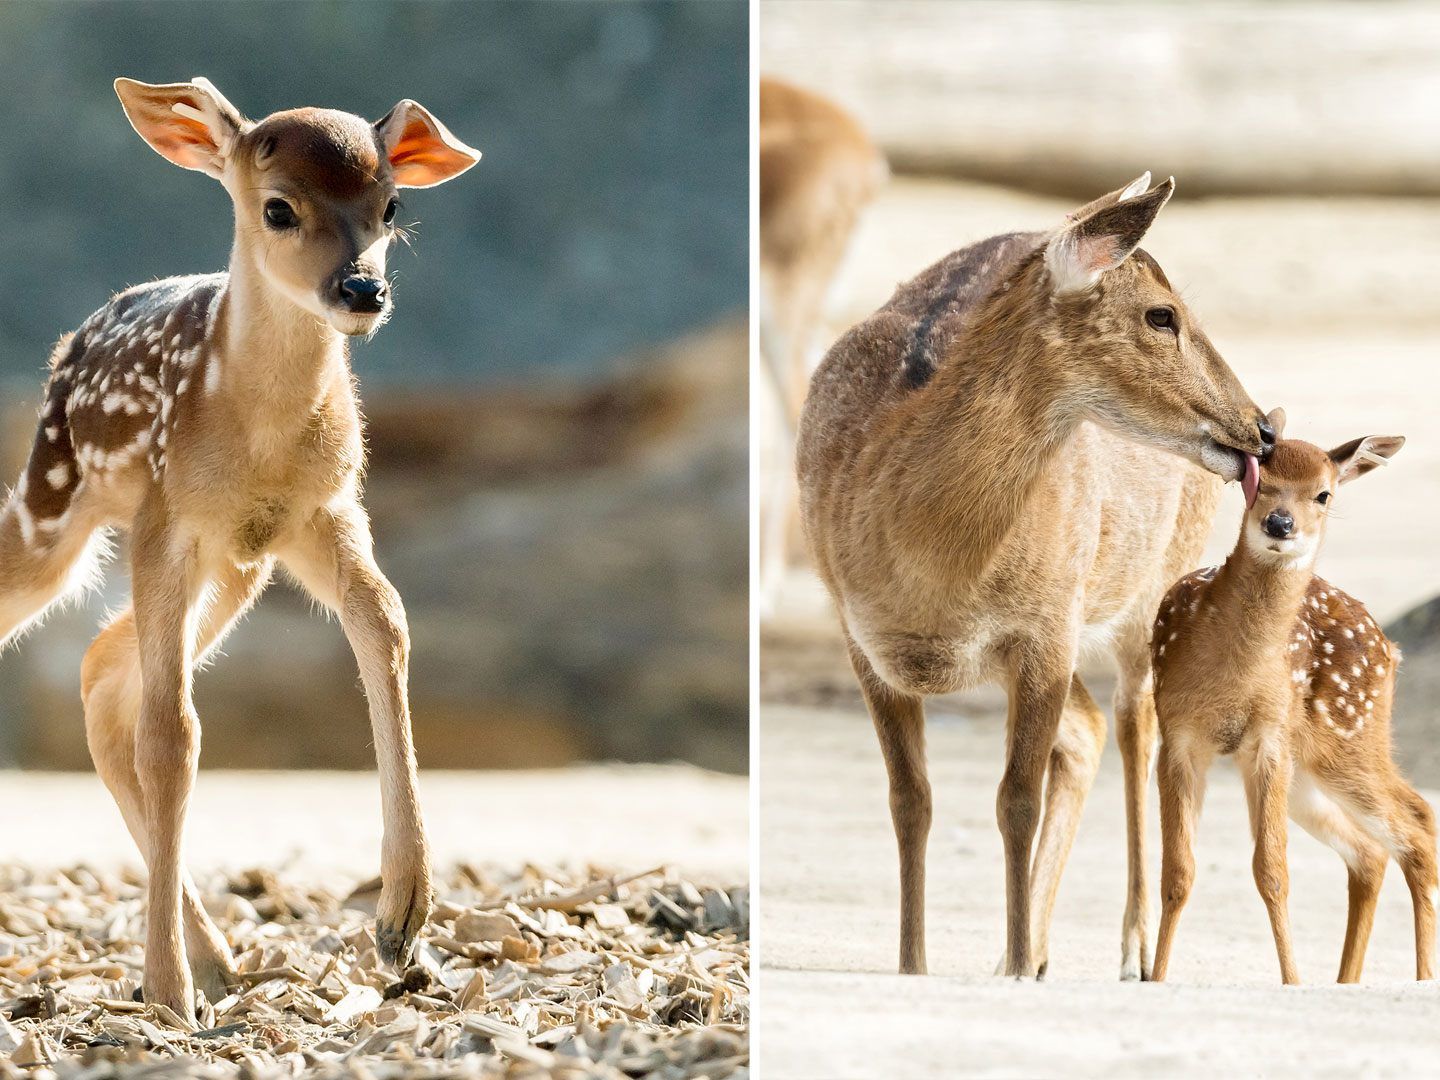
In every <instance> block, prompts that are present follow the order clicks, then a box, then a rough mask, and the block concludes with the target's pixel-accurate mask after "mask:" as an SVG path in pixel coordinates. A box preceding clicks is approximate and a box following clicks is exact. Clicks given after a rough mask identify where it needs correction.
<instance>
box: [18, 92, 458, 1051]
mask: <svg viewBox="0 0 1440 1080" xmlns="http://www.w3.org/2000/svg"><path fill="white" fill-rule="evenodd" d="M115 90H116V92H117V93H118V94H119V96H120V101H121V104H122V105H123V106H124V109H125V113H126V115H127V116H128V117H129V119H130V123H131V124H132V125H133V126H134V128H135V130H136V131H137V132H138V133H139V134H140V136H141V137H142V138H143V139H144V140H145V141H146V142H147V143H149V144H150V146H152V147H153V148H154V149H155V150H157V151H158V152H159V153H160V154H161V155H162V156H164V157H165V158H167V159H169V160H170V161H172V162H174V163H175V164H177V165H181V166H183V167H185V168H187V169H194V170H197V171H200V172H204V173H208V174H209V175H210V176H213V177H215V178H216V179H218V180H219V181H220V182H221V183H222V184H223V185H224V186H225V189H226V191H227V192H228V193H229V194H230V197H231V200H232V202H233V203H234V209H235V241H234V246H233V248H232V249H231V255H230V268H229V272H228V273H225V274H215V275H211V276H208V277H188V278H169V279H166V280H163V281H157V282H152V283H150V284H148V285H141V286H138V287H136V288H133V289H129V290H127V291H125V292H122V293H120V294H118V295H117V296H115V297H114V298H113V299H112V300H111V301H110V302H109V303H108V304H106V305H105V306H104V307H103V308H101V309H100V310H99V311H97V312H96V313H95V314H94V315H92V316H90V318H89V319H87V320H86V321H85V322H84V324H83V325H82V326H81V327H80V328H79V330H77V331H76V332H75V333H73V334H69V335H66V336H65V337H64V338H62V339H61V340H60V343H59V345H58V346H57V347H56V348H55V351H54V355H53V356H52V358H51V373H50V378H49V382H48V383H47V384H46V387H45V391H44V396H43V404H42V408H41V418H40V427H39V431H38V432H37V434H36V437H35V444H34V448H33V450H32V451H31V454H30V460H29V463H28V465H27V466H26V468H25V472H24V474H23V475H22V476H21V478H20V480H19V482H18V483H17V484H16V486H15V488H14V490H13V491H12V493H11V495H10V498H9V501H8V502H7V503H6V504H5V507H4V511H3V514H0V646H3V645H4V644H5V643H6V642H8V641H10V640H13V639H14V637H15V636H16V635H17V634H18V633H19V632H20V631H22V630H23V629H24V628H25V627H26V626H27V625H30V624H32V623H33V622H35V621H36V620H37V619H39V618H40V617H41V615H42V614H43V613H44V611H45V610H46V609H47V608H48V607H50V606H51V605H52V604H53V603H54V602H55V601H57V600H58V599H60V598H61V597H62V596H64V595H65V594H67V593H70V592H73V591H75V590H76V589H78V588H81V587H82V586H83V585H84V584H85V583H86V582H87V581H88V580H90V578H91V576H92V574H93V572H94V570H95V568H96V566H97V556H98V554H99V553H100V551H101V550H102V548H103V545H104V530H105V529H107V528H109V527H123V528H128V529H129V530H130V533H131V540H132V554H131V575H132V583H133V599H132V601H131V604H130V606H129V607H127V608H126V609H125V610H124V611H123V612H121V613H120V614H119V615H118V616H116V617H115V618H113V619H112V620H111V621H110V622H109V624H108V625H107V626H106V628H105V629H104V631H103V632H102V633H101V634H100V636H99V637H98V638H97V639H96V640H95V643H94V645H92V646H91V648H90V650H89V652H88V653H87V654H86V656H85V661H84V665H83V668H82V674H81V693H82V695H83V697H84V702H85V723H86V731H87V735H88V738H89V743H90V750H91V754H92V756H93V758H94V760H95V765H96V768H97V769H98V770H99V772H100V775H101V776H102V777H103V779H104V781H105V783H106V785H107V787H109V789H110V791H111V793H112V794H113V795H114V796H115V800H116V802H117V803H119V806H120V810H121V813H122V814H123V815H124V818H125V821H126V824H127V825H128V826H129V828H130V831H131V833H132V835H133V836H134V837H135V841H136V843H137V845H138V846H139V848H140V850H141V852H142V853H143V854H144V856H145V859H146V862H147V864H148V867H149V871H150V882H149V894H148V901H149V904H148V907H149V916H148V927H147V931H146V955H145V986H144V992H145V997H146V1000H148V1001H151V1002H157V1003H159V1004H162V1005H165V1006H167V1007H168V1008H170V1009H171V1010H173V1011H174V1013H175V1014H176V1015H177V1016H178V1017H179V1018H180V1020H181V1022H182V1023H186V1024H188V1023H192V1022H193V1017H194V1009H195V1001H194V987H195V986H196V985H197V984H198V986H199V987H200V988H201V989H202V990H203V991H204V992H205V993H206V994H207V995H208V996H210V997H211V998H217V997H220V996H222V995H224V994H225V993H226V992H227V991H228V989H229V988H230V987H232V986H233V985H235V983H236V981H237V980H236V976H235V973H234V968H233V965H232V962H231V958H230V955H229V951H228V949H227V947H226V944H225V939H224V937H223V936H221V934H220V932H219V930H218V929H216V927H215V925H214V923H212V922H211V920H210V918H209V917H208V916H207V915H206V913H205V909H204V907H203V905H202V904H201V901H200V897H199V895H198V893H197V892H196V889H195V886H194V883H193V882H192V881H191V879H190V877H189V876H188V874H187V873H186V871H185V869H184V866H183V863H182V834H183V832H184V824H185V816H186V810H187V806H188V804H189V800H190V792H191V789H192V787H193V785H194V781H195V770H196V765H197V761H198V757H199V750H200V729H199V722H198V720H197V718H196V715H195V710H194V707H193V705H192V703H191V675H192V672H193V670H194V668H195V666H196V665H197V664H198V663H199V662H200V661H202V660H203V659H204V658H205V657H206V656H207V655H208V654H210V653H211V652H213V650H214V649H215V648H216V646H217V645H218V644H219V642H220V640H221V638H222V637H223V636H224V635H225V633H226V631H228V630H229V629H230V627H231V626H233V625H234V623H235V621H236V620H237V619H238V618H239V617H240V616H241V615H242V614H243V613H244V612H245V611H246V610H247V609H248V608H249V607H250V605H251V604H253V603H254V602H255V599H256V597H258V596H259V594H260V592H261V590H262V589H263V588H264V587H265V585H266V584H267V583H268V581H269V580H270V576H271V574H272V572H273V570H274V568H275V565H276V563H277V561H278V562H280V563H281V564H283V565H284V567H285V569H286V570H287V571H289V573H290V574H291V575H293V576H294V577H295V578H296V579H297V580H298V581H299V582H301V583H302V584H303V585H304V586H305V588H306V589H307V590H309V592H310V593H311V594H312V595H313V596H314V597H315V598H316V600H318V601H319V602H320V603H322V604H324V605H325V606H327V607H329V608H331V609H332V610H334V611H335V612H336V613H337V614H338V615H339V618H340V622H341V625H342V626H343V628H344V630H345V633H346V635H347V637H348V638H349V640H350V644H351V646H352V648H353V649H354V652H355V656H356V659H357V660H358V662H359V667H360V675H361V679H362V682H363V683H364V686H365V692H366V696H367V698H368V699H369V704H370V715H371V722H372V727H373V731H374V739H375V749H376V753H377V756H378V758H379V766H380V783H381V792H382V797H383V803H384V816H385V839H384V850H383V858H382V875H383V878H384V887H383V891H382V895H381V899H380V905H379V911H378V918H377V921H378V926H377V932H376V938H377V941H378V943H379V946H380V952H381V954H382V955H383V956H384V957H385V959H386V960H388V961H391V962H401V961H403V960H404V959H405V958H406V957H407V956H408V955H409V953H410V950H411V947H412V945H413V943H414V940H415V936H416V934H417V933H418V932H419V930H420V928H421V927H422V926H423V925H424V923H425V921H426V919H427V918H428V916H429V911H430V900H431V896H430V871H429V865H428V859H427V855H426V844H425V835H424V831H423V827H422V824H421V818H420V804H419V801H418V798H417V796H416V791H415V755H414V752H413V750H412V747H411V739H410V715H409V705H408V702H407V690H406V680H407V667H408V653H409V639H408V634H407V631H406V624H405V613H404V609H403V608H402V607H401V603H400V597H399V596H398V595H397V594H396V592H395V590H394V589H393V588H392V587H391V585H390V583H389V582H388V581H386V579H385V576H384V575H383V574H382V573H381V572H380V569H379V568H378V567H377V566H376V564H375V560H374V557H373V555H372V553H371V542H370V527H369V522H368V520H367V517H366V514H365V511H364V509H363V507H362V506H361V502H360V473H361V466H362V462H363V458H364V447H363V445H362V439H361V424H360V418H359V409H358V401H357V399H356V395H355V388H354V380H353V378H352V376H351V374H350V370H349V364H348V360H347V354H346V335H361V334H370V333H373V332H374V331H375V330H376V329H378V328H379V326H380V325H381V323H383V322H384V320H385V318H386V317H387V315H388V314H389V311H390V294H389V289H388V287H387V283H386V279H385V257H386V251H387V249H388V248H389V246H390V244H391V243H392V242H393V240H394V237H395V214H396V205H397V204H396V189H397V188H402V187H430V186H432V185H435V184H439V183H441V182H443V181H445V180H448V179H450V178H451V177H453V176H456V175H458V174H460V173H462V172H464V171H465V170H466V169H468V168H470V166H472V165H474V164H475V162H476V161H477V160H479V157H480V155H479V152H478V151H475V150H472V149H471V148H470V147H468V146H466V145H465V144H464V143H462V142H460V141H459V140H458V139H456V138H455V137H454V136H453V135H451V134H450V132H449V131H448V130H446V128H445V127H444V125H442V124H441V123H440V122H439V121H438V120H436V119H435V118H434V117H433V116H431V115H430V113H428V112H427V111H426V110H425V109H423V108H422V107H421V106H419V105H418V104H416V103H415V102H413V101H402V102H400V104H398V105H397V106H395V108H394V109H392V110H391V111H390V112H389V113H388V114H387V115H386V116H385V117H384V119H382V120H379V121H377V122H375V123H374V124H371V123H369V122H367V121H365V120H362V119H361V118H360V117H358V116H352V115H350V114H348V113H343V112H334V111H330V110H325V109H298V110H294V111H289V112H280V113H276V114H274V115H273V116H269V117H267V118H266V119H264V120H261V121H260V122H258V123H253V122H251V121H248V120H246V119H244V118H243V117H242V116H241V115H240V113H239V112H238V111H237V110H236V109H235V107H234V106H233V105H231V104H230V102H228V101H227V100H225V98H224V97H223V96H222V95H221V94H220V92H219V91H218V90H216V89H215V87H214V86H212V85H211V84H210V83H209V82H208V81H207V80H205V79H199V78H197V79H195V80H194V81H193V82H189V83H176V84H171V85H166V86H151V85H147V84H145V83H139V82H135V81H133V80H130V79H119V80H117V81H116V83H115ZM192 973H193V980H192Z"/></svg>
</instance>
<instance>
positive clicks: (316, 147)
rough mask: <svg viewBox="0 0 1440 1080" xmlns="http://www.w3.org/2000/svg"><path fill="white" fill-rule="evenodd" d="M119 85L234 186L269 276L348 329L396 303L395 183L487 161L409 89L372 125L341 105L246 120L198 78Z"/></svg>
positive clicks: (179, 149)
mask: <svg viewBox="0 0 1440 1080" xmlns="http://www.w3.org/2000/svg"><path fill="white" fill-rule="evenodd" d="M115 92H116V93H117V94H118V95H119V96H120V103H121V104H122V105H123V106H124V108H125V115H126V116H127V117H128V118H129V120H130V123H131V125H132V126H133V127H134V128H135V130H136V132H138V133H139V135H140V137H141V138H142V139H144V140H145V141H146V142H147V143H149V144H150V146H151V147H152V148H153V149H154V150H155V151H157V152H158V153H159V154H160V155H161V156H162V157H164V158H166V159H167V160H169V161H172V162H174V163H175V164H176V165H180V166H182V167H184V168H187V169H194V170H196V171H198V172H203V173H207V174H209V175H210V176H213V177H215V178H216V179H217V180H219V181H220V182H221V183H222V184H224V185H225V189H226V191H228V192H229V193H230V198H231V201H232V202H233V203H234V204H235V231H236V239H237V248H238V249H240V250H241V252H242V253H245V252H248V254H249V257H250V258H251V259H252V260H253V263H254V266H255V269H256V270H257V271H258V272H259V273H260V274H261V275H262V276H263V277H264V278H265V280H266V281H267V282H269V283H270V284H271V285H272V286H273V287H274V288H275V289H276V291H278V292H279V293H280V294H281V295H283V296H285V297H287V298H288V299H289V300H291V301H292V302H293V303H295V304H297V305H299V306H300V307H301V308H303V309H304V310H306V311H308V312H310V313H311V314H313V315H316V316H319V317H320V318H322V319H325V320H326V321H327V322H328V323H329V324H330V325H331V326H332V327H334V328H335V329H336V330H337V331H339V332H340V333H342V334H369V333H372V332H374V331H375V330H376V329H378V328H379V327H380V325H381V324H382V323H383V322H384V321H385V319H386V318H387V317H388V315H389V313H390V305H391V298H390V287H389V283H388V281H387V280H386V277H385V259H386V255H387V253H388V251H389V248H390V245H391V244H392V243H393V242H394V240H395V228H396V220H395V218H396V214H397V211H398V209H399V200H398V198H397V190H398V189H399V188H407V187H415V188H421V187H434V186H435V185H436V184H441V183H444V182H445V181H446V180H449V179H451V178H452V177H455V176H459V175H460V174H461V173H463V172H464V171H465V170H466V169H468V168H470V167H471V166H472V165H474V164H475V163H476V162H477V161H479V160H480V152H479V151H478V150H474V149H472V148H471V147H469V146H466V145H465V144H464V143H463V142H461V141H460V140H459V139H457V138H456V137H455V136H454V135H452V134H451V133H450V131H449V129H448V128H446V127H445V125H444V124H442V123H441V122H440V121H439V120H437V119H436V118H435V117H434V116H432V115H431V114H430V113H429V112H428V111H427V110H426V109H425V108H424V107H423V106H421V105H419V104H418V103H417V102H414V101H410V100H408V99H407V100H405V101H401V102H400V103H399V104H398V105H396V106H395V107H394V108H393V109H391V110H390V111H389V112H388V113H386V114H385V116H384V117H383V118H381V119H380V120H377V121H375V122H374V123H373V124H372V123H370V122H368V121H366V120H363V119H361V118H360V117H358V116H355V115H353V114H351V113H347V112H340V111H337V110H334V109H290V110H286V111H284V112H278V113H274V114H273V115H271V116H267V117H266V118H265V119H263V120H260V121H251V120H247V119H245V118H244V117H243V116H242V115H241V114H240V112H239V110H237V109H236V108H235V106H233V105H231V104H230V102H229V101H227V100H226V99H225V96H224V95H223V94H221V93H220V91H219V90H217V89H216V88H215V87H214V86H213V85H212V84H211V83H210V81H209V80H208V79H204V78H199V77H197V78H195V79H193V80H191V81H190V82H188V83H170V84H167V85H163V86H153V85H150V84H148V83H142V82H136V81H135V80H133V79H116V80H115Z"/></svg>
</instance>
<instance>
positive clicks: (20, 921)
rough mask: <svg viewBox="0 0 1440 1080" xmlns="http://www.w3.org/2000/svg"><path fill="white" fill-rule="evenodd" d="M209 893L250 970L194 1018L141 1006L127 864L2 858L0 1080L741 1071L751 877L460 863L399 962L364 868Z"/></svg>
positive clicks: (572, 1077)
mask: <svg viewBox="0 0 1440 1080" xmlns="http://www.w3.org/2000/svg"><path fill="white" fill-rule="evenodd" d="M201 886H202V890H203V891H204V892H205V895H206V903H207V906H208V907H209V908H210V910H211V913H212V914H213V915H214V916H215V918H216V920H217V922H218V923H219V925H220V927H221V929H222V930H223V931H224V933H225V934H226V936H227V937H228V938H229V941H230V944H231V946H232V947H233V949H234V952H235V955H236V958H237V966H238V968H239V970H240V973H241V979H242V985H241V987H240V988H239V989H237V990H236V991H235V992H234V993H232V994H231V995H230V996H229V997H226V998H225V999H223V1000H221V1001H218V1002H215V1003H213V1004H210V1003H205V1004H203V1005H201V1006H200V1007H199V1015H198V1023H199V1024H200V1027H201V1030H199V1031H198V1032H197V1031H189V1030H184V1029H183V1027H182V1025H181V1024H180V1023H179V1022H178V1018H177V1017H175V1016H173V1015H172V1014H170V1013H169V1011H168V1010H166V1009H164V1008H163V1007H160V1006H155V1005H147V1004H145V1003H143V1002H142V1001H139V1000H136V999H137V998H138V997H139V996H140V995H139V994H138V993H137V991H138V989H139V987H140V976H141V964H142V955H143V942H144V912H143V896H144V894H143V889H142V885H141V879H140V878H139V876H138V875H132V874H121V875H117V874H111V873H97V872H92V871H91V870H89V869H86V868H84V867H79V868H75V869H72V870H69V871H66V872H63V873H45V874H39V873H30V872H27V871H24V870H20V869H13V868H12V869H8V870H0V1080H12V1078H15V1077H22V1076H23V1077H29V1078H34V1080H102V1078H106V1077H125V1078H127V1080H129V1078H139V1077H146V1078H152V1077H153V1078H156V1080H169V1078H180V1077H187V1078H188V1077H195V1078H204V1080H208V1078H217V1080H218V1078H222V1077H243V1078H245V1080H264V1078H269V1077H282V1076H295V1075H301V1074H303V1075H305V1076H315V1077H320V1078H322V1080H323V1078H337V1080H338V1078H342V1077H344V1078H350V1077H354V1078H357V1080H395V1078H400V1077H406V1078H409V1077H422V1078H423V1077H456V1078H483V1080H492V1078H501V1077H503V1078H505V1080H530V1078H539V1077H557V1078H560V1080H582V1078H583V1080H590V1078H594V1080H621V1078H654V1080H692V1078H693V1080H698V1078H714V1080H721V1078H726V1077H733V1078H746V1077H748V1074H749V1044H748V1024H749V998H750V990H749V987H750V983H749V974H748V964H749V897H748V892H747V890H746V888H745V887H743V886H737V887H733V888H722V887H714V886H709V885H701V884H697V883H693V882H690V881H686V880H683V879H681V878H680V877H678V876H676V875H675V874H674V873H673V872H668V871H666V870H663V869H656V870H652V871H648V872H646V873H641V874H623V875H618V876H617V875H614V874H611V873H609V872H600V871H598V870H595V869H591V870H589V871H587V872H581V873H568V872H565V871H561V870H557V869H551V868H541V867H535V866H527V867H524V868H522V869H520V870H518V871H515V870H511V871H508V872H502V871H499V870H496V869H494V868H489V867H486V868H475V867H471V866H460V867H456V868H455V869H453V870H452V871H451V872H449V873H448V874H446V875H443V876H442V877H441V878H440V879H439V880H438V883H437V886H436V897H437V905H436V911H435V914H434V916H433V918H432V919H431V922H430V925H429V926H428V927H427V928H426V930H425V933H424V935H423V936H422V939H421V941H420V943H419V946H418V948H417V950H416V954H415V957H414V961H413V966H411V967H410V968H409V969H408V970H406V971H403V972H397V971H394V970H391V969H388V968H387V967H386V966H385V965H383V964H382V963H381V962H380V960H379V958H378V956H377V954H376V950H375V941H374V937H373V936H372V934H373V930H374V923H373V919H374V906H375V901H376V899H377V898H378V896H379V883H378V882H367V883H365V884H362V885H360V886H358V887H356V888H354V889H353V890H347V889H345V888H344V887H343V883H342V885H341V886H340V887H337V886H336V884H335V883H333V882H325V883H317V882H308V883H307V882H305V881H301V880H297V879H295V878H294V877H292V876H290V875H288V874H287V875H285V876H277V875H274V874H271V873H267V872H263V871H250V872H247V873H243V874H238V875H234V876H216V877H215V878H214V879H212V880H209V881H204V882H202V883H201Z"/></svg>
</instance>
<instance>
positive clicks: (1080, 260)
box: [1045, 176, 1175, 293]
mask: <svg viewBox="0 0 1440 1080" xmlns="http://www.w3.org/2000/svg"><path fill="white" fill-rule="evenodd" d="M1137 182H1138V181H1137ZM1128 190H1129V188H1128V187H1125V188H1121V189H1120V191H1121V192H1122V193H1123V192H1125V191H1128ZM1174 193H1175V178H1174V177H1173V176H1172V177H1170V179H1168V180H1166V181H1165V182H1164V183H1163V184H1158V185H1156V186H1155V187H1153V188H1151V189H1150V190H1149V191H1147V192H1145V193H1144V194H1141V195H1132V196H1129V197H1128V198H1118V197H1117V200H1116V201H1115V202H1114V203H1112V204H1110V205H1109V206H1102V207H1101V208H1100V209H1099V210H1096V211H1095V212H1094V213H1093V214H1089V215H1088V216H1086V217H1084V218H1081V219H1080V220H1078V221H1075V222H1073V223H1071V224H1069V225H1066V226H1065V227H1064V228H1063V229H1061V230H1060V231H1059V232H1057V233H1056V234H1055V235H1054V236H1053V237H1051V238H1050V243H1049V245H1048V246H1047V247H1046V248H1045V268H1046V269H1047V270H1049V271H1050V280H1051V282H1052V283H1053V285H1054V289H1055V291H1056V292H1058V293H1068V292H1078V291H1081V290H1084V289H1088V288H1089V287H1090V286H1091V285H1094V284H1095V282H1097V281H1099V280H1100V275H1101V274H1103V273H1105V271H1106V270H1113V269H1114V268H1115V267H1117V266H1119V265H1120V264H1121V263H1122V262H1124V261H1125V260H1126V259H1128V258H1129V257H1130V253H1131V252H1132V251H1134V250H1135V249H1136V248H1137V247H1139V246H1140V241H1141V240H1142V239H1144V237H1145V233H1146V231H1147V230H1148V229H1149V228H1150V226H1151V224H1152V223H1153V222H1154V221H1155V215H1156V214H1158V213H1160V208H1161V207H1163V206H1164V205H1165V204H1166V203H1167V202H1169V201H1170V196H1171V195H1173V194H1174ZM1106 198H1109V196H1106ZM1096 201H1097V202H1104V201H1105V200H1104V199H1099V200H1096ZM1082 209H1084V208H1083V207H1082Z"/></svg>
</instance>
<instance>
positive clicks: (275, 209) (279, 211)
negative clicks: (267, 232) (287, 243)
mask: <svg viewBox="0 0 1440 1080" xmlns="http://www.w3.org/2000/svg"><path fill="white" fill-rule="evenodd" d="M264 212H265V224H266V225H269V226H270V228H272V229H294V228H296V227H297V226H299V224H300V219H299V218H298V217H296V216H295V209H294V207H292V206H291V205H290V204H289V203H288V202H286V201H285V200H284V199H266V200H265V211H264Z"/></svg>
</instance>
